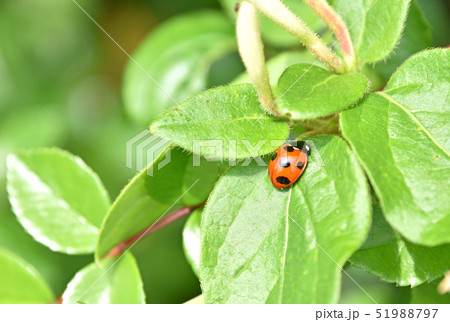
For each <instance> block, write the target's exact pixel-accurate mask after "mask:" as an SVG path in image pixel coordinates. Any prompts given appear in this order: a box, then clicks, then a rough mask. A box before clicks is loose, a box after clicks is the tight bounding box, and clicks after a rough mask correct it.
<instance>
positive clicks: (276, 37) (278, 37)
mask: <svg viewBox="0 0 450 322" xmlns="http://www.w3.org/2000/svg"><path fill="white" fill-rule="evenodd" d="M220 2H221V4H222V6H223V7H224V8H225V10H226V11H227V12H228V14H229V15H230V16H231V17H233V18H235V17H236V12H235V6H236V3H237V2H239V1H236V0H220ZM283 3H284V4H285V5H286V6H287V7H288V8H289V9H290V10H291V11H292V12H294V13H295V14H296V15H297V16H298V17H300V18H301V19H302V20H303V21H304V22H305V23H306V24H307V25H308V26H309V27H310V28H312V29H313V30H316V31H321V30H322V29H323V28H324V27H325V24H324V23H323V22H322V20H320V18H319V17H318V16H317V15H316V14H315V13H314V11H312V10H311V8H310V7H309V6H308V5H307V4H306V3H305V2H303V1H298V0H283ZM259 23H260V28H261V35H262V37H263V39H264V41H265V42H267V43H268V44H269V45H272V46H275V47H294V46H297V45H299V44H300V42H299V40H298V39H297V38H296V37H294V36H293V35H291V34H290V33H288V32H287V31H286V30H284V29H283V28H281V27H280V26H279V25H277V24H276V23H275V22H273V21H272V20H270V19H269V18H267V17H266V16H264V15H263V14H260V15H259Z"/></svg>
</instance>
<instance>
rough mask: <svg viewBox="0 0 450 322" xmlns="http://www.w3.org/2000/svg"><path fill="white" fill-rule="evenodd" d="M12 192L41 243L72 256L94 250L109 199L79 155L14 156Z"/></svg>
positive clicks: (21, 214) (43, 153)
mask: <svg viewBox="0 0 450 322" xmlns="http://www.w3.org/2000/svg"><path fill="white" fill-rule="evenodd" d="M7 167H8V193H9V199H10V202H11V205H12V207H13V210H14V212H15V214H16V215H17V218H18V219H19V221H20V223H21V224H22V225H23V226H24V227H25V229H26V230H27V231H28V232H29V233H30V234H31V235H32V236H33V237H34V238H35V239H36V240H37V241H39V242H40V243H42V244H44V245H46V246H47V247H49V248H50V249H52V250H54V251H60V252H65V253H68V254H83V253H89V252H92V251H93V250H94V249H95V243H96V241H97V236H98V232H99V228H100V225H101V222H102V219H103V217H104V216H105V214H106V211H107V210H108V207H109V203H110V201H109V197H108V194H107V192H106V191H105V189H104V188H103V185H102V183H101V181H100V179H99V178H98V176H97V175H96V174H95V173H94V172H93V171H92V170H91V169H90V168H89V167H88V166H87V165H86V164H85V163H84V162H83V161H82V160H81V159H80V158H78V157H75V156H73V155H71V154H69V153H67V152H65V151H62V150H58V149H36V150H30V151H24V152H20V153H16V154H11V155H9V157H8V161H7Z"/></svg>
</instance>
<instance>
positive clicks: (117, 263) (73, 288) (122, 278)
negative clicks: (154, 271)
mask: <svg viewBox="0 0 450 322" xmlns="http://www.w3.org/2000/svg"><path fill="white" fill-rule="evenodd" d="M62 299H63V304H76V303H84V304H143V303H145V294H144V290H143V285H142V280H141V275H140V273H139V268H138V266H137V264H136V260H135V259H134V257H133V255H132V254H131V253H127V254H125V255H124V256H123V257H121V258H119V259H117V258H109V259H105V260H102V262H101V265H100V266H99V265H97V264H96V263H92V264H90V265H88V266H86V267H85V268H83V269H82V270H81V271H79V272H78V273H77V274H76V275H75V276H74V278H73V279H72V281H70V283H69V284H68V285H67V289H66V290H65V292H64V294H63V295H62Z"/></svg>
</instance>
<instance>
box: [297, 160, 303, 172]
mask: <svg viewBox="0 0 450 322" xmlns="http://www.w3.org/2000/svg"><path fill="white" fill-rule="evenodd" d="M297 168H299V169H300V170H301V169H303V162H301V161H300V162H299V163H297Z"/></svg>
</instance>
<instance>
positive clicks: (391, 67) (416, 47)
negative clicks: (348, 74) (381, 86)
mask: <svg viewBox="0 0 450 322" xmlns="http://www.w3.org/2000/svg"><path fill="white" fill-rule="evenodd" d="M432 44H433V39H432V37H431V26H430V24H429V23H428V21H427V20H426V19H425V16H424V14H423V12H422V9H420V6H419V5H418V3H417V1H416V0H413V1H412V2H411V8H410V9H409V14H408V18H407V19H406V26H405V29H404V30H403V35H402V37H401V39H400V42H399V44H398V46H397V47H396V48H395V49H394V52H393V53H392V55H390V56H389V58H388V59H387V60H386V61H381V62H379V63H378V64H376V65H375V70H376V71H377V72H378V73H379V74H380V75H381V76H382V77H383V79H384V81H385V82H387V81H388V80H389V78H390V76H391V75H392V73H393V72H394V71H395V70H396V69H397V68H398V67H399V66H400V65H401V64H402V63H403V62H404V61H405V60H406V59H407V58H408V57H409V56H411V55H412V54H414V53H416V52H418V51H421V50H423V49H425V48H428V47H431V46H432Z"/></svg>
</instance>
